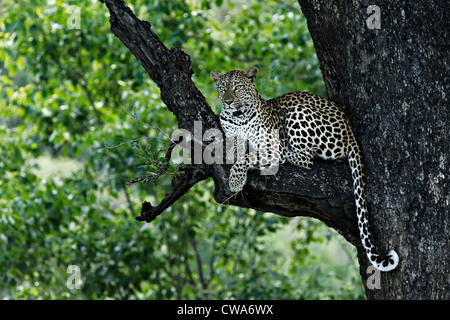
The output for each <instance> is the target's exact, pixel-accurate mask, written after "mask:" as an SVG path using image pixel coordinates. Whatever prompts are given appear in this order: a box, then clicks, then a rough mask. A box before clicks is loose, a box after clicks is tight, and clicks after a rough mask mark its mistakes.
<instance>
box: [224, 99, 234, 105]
mask: <svg viewBox="0 0 450 320" xmlns="http://www.w3.org/2000/svg"><path fill="white" fill-rule="evenodd" d="M225 103H226V104H227V105H230V104H232V103H233V100H225Z"/></svg>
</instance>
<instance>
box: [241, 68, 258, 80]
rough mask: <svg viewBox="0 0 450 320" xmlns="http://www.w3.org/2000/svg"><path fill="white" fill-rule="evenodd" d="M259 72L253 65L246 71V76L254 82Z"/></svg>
mask: <svg viewBox="0 0 450 320" xmlns="http://www.w3.org/2000/svg"><path fill="white" fill-rule="evenodd" d="M257 73H258V68H257V67H251V68H250V69H248V70H247V71H245V72H244V74H245V76H246V77H247V78H249V79H250V80H251V81H252V82H255V79H256V74H257Z"/></svg>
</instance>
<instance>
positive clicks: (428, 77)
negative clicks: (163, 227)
mask: <svg viewBox="0 0 450 320" xmlns="http://www.w3.org/2000/svg"><path fill="white" fill-rule="evenodd" d="M102 2H104V3H105V4H106V6H107V7H108V9H109V11H110V24H111V31H112V32H113V33H114V34H115V35H116V36H117V37H118V38H119V39H120V40H121V41H122V42H123V43H124V44H125V45H126V46H127V47H128V48H129V50H130V51H131V52H132V53H133V54H134V55H135V56H136V58H137V59H138V60H139V61H140V62H141V64H142V66H143V67H144V69H145V70H146V71H147V72H148V74H149V75H150V77H151V78H152V79H153V80H154V81H155V82H156V83H157V84H158V86H159V88H160V89H161V98H162V100H163V101H164V103H165V104H166V105H167V107H168V109H169V110H170V111H171V112H173V113H174V115H175V116H176V118H177V120H178V125H179V128H183V129H186V130H189V131H190V132H194V121H201V123H202V131H203V132H205V131H206V130H207V129H211V128H215V129H220V125H219V121H218V118H217V116H216V115H215V114H214V113H213V112H212V110H211V108H210V107H209V105H208V104H207V103H206V100H205V98H204V96H203V95H202V94H201V92H200V91H199V90H198V89H197V88H196V86H195V84H194V83H193V82H192V80H191V75H192V73H193V70H192V68H191V63H190V58H189V56H188V55H187V54H186V53H185V52H183V51H182V50H180V49H178V48H173V49H168V48H167V47H166V46H165V45H164V44H163V43H162V42H161V41H160V40H159V39H158V37H157V35H156V34H155V33H154V32H153V31H152V30H151V25H150V23H148V22H145V21H141V20H139V19H138V18H136V17H135V15H134V14H133V13H132V11H131V10H130V9H129V8H128V7H127V6H126V5H125V4H124V3H123V1H121V0H106V1H102ZM299 2H300V4H301V6H302V9H303V11H304V13H305V15H306V17H307V19H308V23H309V28H310V31H311V34H312V36H313V39H314V41H315V45H316V49H317V52H318V56H319V59H320V61H321V65H322V71H323V73H324V78H325V82H326V85H327V90H328V94H329V96H330V97H331V99H332V100H334V101H336V102H337V103H338V104H339V105H341V106H343V107H344V109H346V111H347V113H348V114H349V117H350V119H351V121H352V123H353V127H354V131H355V134H356V135H357V137H358V140H359V142H360V144H361V146H362V151H363V154H364V156H365V163H366V176H367V181H368V200H369V209H370V210H371V212H372V214H371V217H372V220H373V223H372V225H373V227H374V230H375V232H374V234H375V235H376V237H378V238H379V239H378V240H379V241H375V243H376V244H377V245H378V246H380V247H381V249H383V248H387V247H390V246H392V247H393V248H395V249H397V250H398V253H399V255H400V258H401V262H400V266H399V268H398V269H397V270H396V271H394V272H391V273H388V274H383V275H382V283H381V284H382V286H381V289H380V290H367V291H366V292H367V296H368V297H369V298H374V299H375V298H442V299H443V298H447V297H448V289H449V278H448V274H449V272H448V271H449V267H450V263H449V261H448V260H449V259H448V254H447V253H448V248H449V231H448V230H449V215H448V211H447V210H448V209H447V207H448V204H449V202H450V195H449V194H448V182H447V181H446V180H445V179H448V164H447V161H448V156H447V153H448V149H449V148H448V145H446V143H448V140H447V139H448V116H449V113H448V106H447V103H446V102H445V101H446V100H445V94H446V90H447V93H448V87H447V88H445V87H444V86H445V85H448V84H446V83H445V80H448V79H446V74H447V73H448V64H447V65H443V64H442V63H441V62H440V60H441V59H444V58H446V55H445V54H446V52H445V44H444V43H445V41H444V40H445V38H446V36H447V34H446V33H445V34H444V33H443V31H442V30H444V32H446V30H447V29H448V28H447V29H445V28H441V26H440V25H439V23H441V24H442V23H443V21H444V20H445V19H444V18H445V17H443V16H441V20H440V22H439V21H437V22H436V21H435V22H432V21H430V20H431V19H429V20H426V18H425V17H421V18H420V19H421V21H423V22H424V23H427V24H428V25H427V26H421V27H417V26H415V25H414V24H412V23H408V28H407V30H399V29H401V28H399V24H400V25H401V24H406V22H407V21H409V20H407V19H415V18H417V16H418V15H419V13H418V12H416V11H415V10H419V9H420V10H419V12H421V10H422V9H423V10H425V11H424V12H427V14H429V15H430V16H431V17H436V13H435V12H434V11H433V8H434V9H436V10H437V9H439V10H437V12H438V13H444V12H446V11H445V10H446V8H445V7H444V4H443V2H444V1H441V3H438V2H430V4H407V3H406V2H405V3H402V4H397V5H393V4H390V3H388V2H386V5H385V6H382V5H380V7H381V12H382V19H383V20H382V29H381V30H367V28H366V27H365V20H366V19H367V17H368V15H367V13H366V8H367V6H368V4H367V5H364V4H361V3H356V1H349V2H345V4H341V5H339V6H336V5H332V4H331V2H330V3H328V1H325V0H323V1H301V0H300V1H299ZM412 7H414V8H413V9H411V8H412ZM419 7H420V8H419ZM422 7H423V8H422ZM402 10H403V11H402ZM402 12H405V14H406V15H407V19H406V18H403V17H404V14H402ZM385 20H386V21H385ZM387 20H389V21H390V25H389V23H388V22H387ZM393 20H395V21H397V22H395V23H394V22H393ZM447 21H448V19H447ZM324 22H326V23H324ZM439 37H441V39H442V40H441V41H442V43H441V42H439V41H438V39H439ZM410 56H411V57H413V58H412V59H409V57H410ZM202 147H205V145H202ZM201 166H202V169H203V170H204V171H205V175H202V176H199V177H198V178H197V180H196V178H193V177H192V171H190V170H187V172H188V173H187V174H188V175H189V174H190V176H184V177H180V178H179V180H177V181H178V183H179V185H178V188H177V190H178V191H177V192H178V193H177V194H170V195H168V196H167V198H168V200H167V201H165V202H164V201H163V202H162V203H161V204H160V205H159V206H157V207H155V208H153V207H151V206H150V207H149V206H148V205H146V208H143V211H144V214H143V216H142V217H140V220H146V221H151V220H152V219H154V217H156V215H157V214H161V213H162V211H163V210H164V209H165V208H167V206H168V205H170V203H173V202H172V201H174V200H176V198H177V197H180V196H182V195H183V194H184V193H185V192H187V191H188V189H189V188H190V186H191V185H193V183H196V182H198V181H200V180H203V179H204V178H206V177H207V176H210V177H212V178H213V179H214V182H215V190H214V197H215V199H216V201H217V202H219V203H225V204H230V205H237V206H241V207H249V208H255V209H258V210H261V211H270V212H273V213H276V214H278V215H283V216H299V215H302V216H310V217H314V218H317V219H319V220H321V221H323V222H325V223H326V224H327V225H328V226H330V227H332V228H334V229H336V230H337V231H338V232H339V233H341V234H342V235H343V236H344V237H345V238H346V239H347V240H348V241H349V242H351V243H352V244H354V245H355V246H357V248H358V249H359V252H360V264H361V275H362V277H363V280H364V283H366V277H367V275H366V273H365V270H366V268H367V266H368V261H367V258H366V256H365V254H364V253H363V252H362V251H361V245H360V241H359V235H358V230H357V226H356V218H355V208H354V198H353V193H352V183H351V176H350V171H349V168H348V165H347V163H345V162H342V163H339V162H324V161H316V163H315V165H314V166H313V169H312V170H310V171H305V170H301V169H299V168H295V167H293V166H291V165H289V164H286V165H283V166H281V167H280V170H279V172H278V173H277V175H275V176H262V175H260V174H259V173H258V172H256V171H255V172H251V173H250V174H249V179H248V182H247V185H246V186H245V188H244V190H243V192H242V193H241V194H239V195H238V196H237V197H231V198H230V196H231V193H230V191H229V189H228V179H227V177H228V174H229V169H230V166H229V165H220V164H212V165H208V164H206V163H202V165H201ZM165 200H166V199H165ZM152 210H153V211H152ZM152 215H155V216H154V217H153V216H152Z"/></svg>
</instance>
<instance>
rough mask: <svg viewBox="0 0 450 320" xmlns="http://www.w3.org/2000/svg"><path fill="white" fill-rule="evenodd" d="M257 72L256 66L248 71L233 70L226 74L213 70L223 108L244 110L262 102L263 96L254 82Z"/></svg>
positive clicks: (213, 77)
mask: <svg viewBox="0 0 450 320" xmlns="http://www.w3.org/2000/svg"><path fill="white" fill-rule="evenodd" d="M257 73H258V69H257V68H256V67H252V68H250V69H248V70H247V71H241V70H231V71H229V72H227V73H225V74H224V75H221V74H220V73H218V72H216V71H211V78H212V79H213V80H214V82H215V83H216V86H217V92H218V94H219V98H220V101H221V102H222V108H224V109H241V110H242V109H243V108H244V109H245V108H248V107H250V106H254V105H256V104H258V103H260V100H261V97H260V95H259V92H258V90H257V89H256V87H255V84H254V82H255V79H256V74H257Z"/></svg>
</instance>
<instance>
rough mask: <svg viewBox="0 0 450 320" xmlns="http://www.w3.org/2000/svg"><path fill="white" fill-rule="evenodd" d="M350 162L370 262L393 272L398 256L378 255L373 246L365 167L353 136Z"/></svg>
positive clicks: (391, 252) (357, 210) (362, 233)
mask: <svg viewBox="0 0 450 320" xmlns="http://www.w3.org/2000/svg"><path fill="white" fill-rule="evenodd" d="M349 142H350V144H349V153H348V162H349V164H350V168H351V171H352V178H353V192H354V195H355V202H356V215H357V217H358V228H359V234H360V237H361V242H362V244H363V246H364V249H365V250H366V254H367V257H368V258H369V260H370V262H371V263H372V264H373V265H374V266H375V267H377V268H378V269H379V270H380V271H391V270H393V269H395V267H397V265H398V261H399V258H398V254H397V252H395V251H394V250H390V251H389V252H388V254H387V255H386V256H385V257H382V256H380V255H379V254H378V251H377V249H376V248H375V246H374V245H373V244H372V241H371V237H372V235H371V234H370V232H369V220H368V215H367V212H368V211H367V202H366V192H365V181H364V167H363V163H362V159H361V153H360V151H359V147H358V143H357V142H356V140H355V138H354V136H353V135H351V137H350V141H349Z"/></svg>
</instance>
